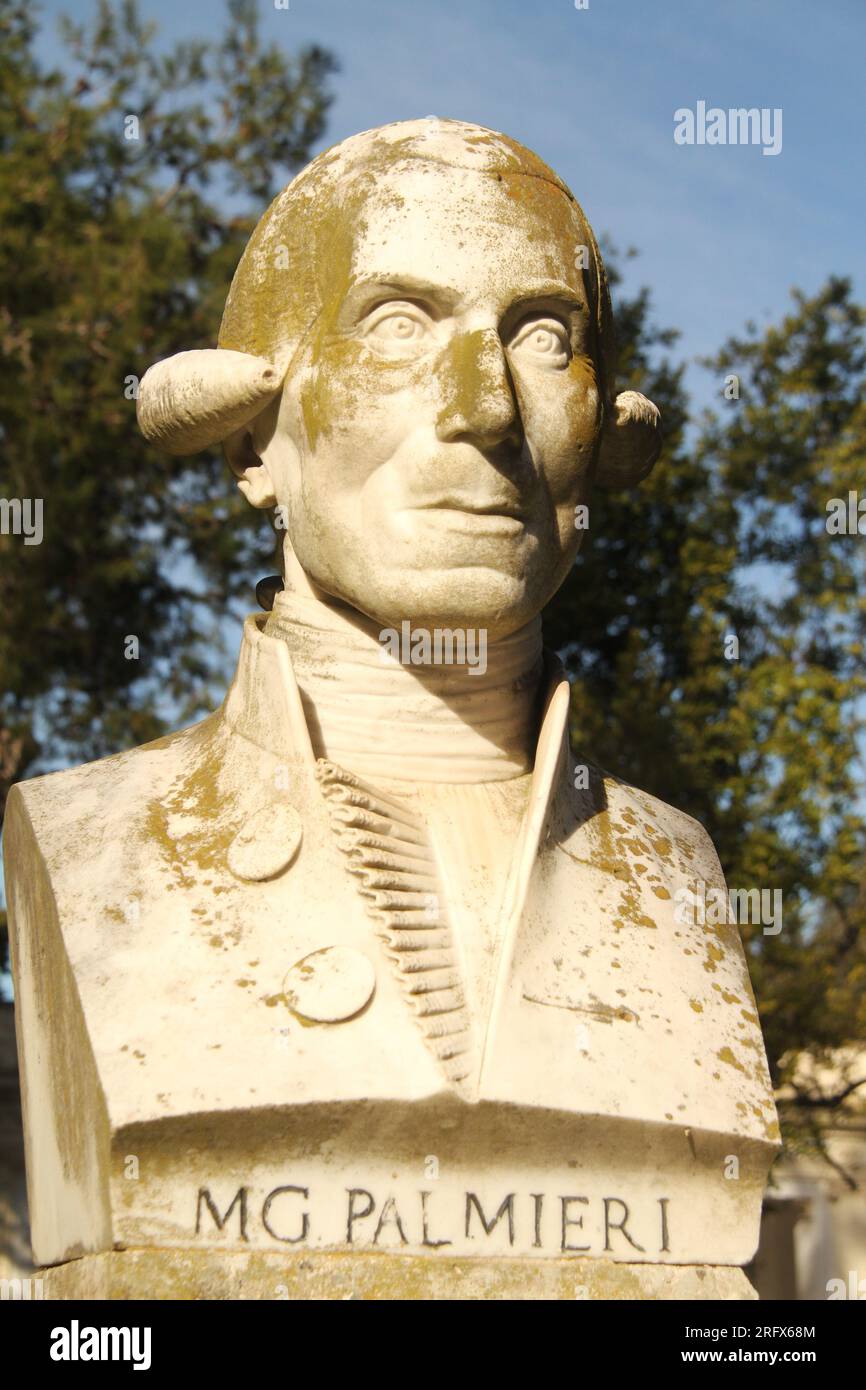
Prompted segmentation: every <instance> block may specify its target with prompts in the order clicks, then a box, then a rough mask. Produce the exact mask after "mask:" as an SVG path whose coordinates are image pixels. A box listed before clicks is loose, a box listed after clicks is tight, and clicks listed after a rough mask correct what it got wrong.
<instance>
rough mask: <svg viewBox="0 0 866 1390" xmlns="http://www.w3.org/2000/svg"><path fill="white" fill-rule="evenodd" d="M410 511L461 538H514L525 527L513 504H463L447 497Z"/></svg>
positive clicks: (522, 518)
mask: <svg viewBox="0 0 866 1390" xmlns="http://www.w3.org/2000/svg"><path fill="white" fill-rule="evenodd" d="M411 510H412V511H417V512H423V513H424V514H425V515H426V516H427V517H428V518H429V520H430V521H432V522H433V523H434V524H439V525H442V526H445V527H447V528H448V529H449V530H451V531H456V532H462V533H463V534H464V535H488V536H517V535H520V533H521V532H522V531H523V528H524V516H523V513H522V511H521V509H520V508H519V507H518V506H517V505H516V504H515V503H513V502H499V501H492V502H484V503H479V502H475V501H465V502H464V501H462V500H460V499H457V498H451V497H448V498H443V499H442V500H441V501H438V502H427V503H424V505H423V506H420V507H413V508H412V509H411Z"/></svg>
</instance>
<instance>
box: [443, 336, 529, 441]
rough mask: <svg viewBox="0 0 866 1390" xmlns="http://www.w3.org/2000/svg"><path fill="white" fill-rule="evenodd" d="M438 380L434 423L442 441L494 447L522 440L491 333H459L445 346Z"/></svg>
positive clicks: (511, 393) (506, 372)
mask: <svg viewBox="0 0 866 1390" xmlns="http://www.w3.org/2000/svg"><path fill="white" fill-rule="evenodd" d="M439 375H440V379H441V382H442V386H443V396H444V404H443V407H442V410H441V412H440V414H439V418H438V420H437V421H436V433H437V434H438V436H439V438H440V439H442V440H447V441H453V440H457V439H468V440H471V441H472V442H473V443H475V444H479V445H482V446H486V447H488V448H490V447H493V446H494V445H496V444H501V443H503V442H504V441H505V440H506V439H509V438H512V439H513V440H514V442H515V443H519V442H520V439H521V431H520V423H519V416H518V411H517V402H516V400H515V397H514V388H513V385H512V382H511V375H510V373H509V370H508V363H507V362H506V360H505V352H504V350H503V347H502V343H501V342H500V339H499V334H498V333H497V332H496V331H495V329H490V328H488V329H478V330H476V331H475V332H472V333H461V334H458V335H457V337H455V338H454V339H453V341H452V342H451V343H450V345H449V347H448V350H447V352H446V353H445V356H444V358H443V359H442V362H441V365H440V368H439Z"/></svg>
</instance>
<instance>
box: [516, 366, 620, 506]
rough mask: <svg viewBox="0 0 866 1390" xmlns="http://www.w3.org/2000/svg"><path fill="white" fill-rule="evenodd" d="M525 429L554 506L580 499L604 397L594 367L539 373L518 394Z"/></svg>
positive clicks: (598, 428)
mask: <svg viewBox="0 0 866 1390" xmlns="http://www.w3.org/2000/svg"><path fill="white" fill-rule="evenodd" d="M520 395H521V405H522V413H523V421H524V428H525V430H526V435H527V438H528V440H529V443H530V445H531V446H532V450H533V454H534V456H535V458H536V460H537V462H538V467H539V470H540V472H541V473H542V475H543V477H544V479H545V481H546V482H547V486H548V488H549V490H550V494H551V497H552V498H553V501H554V503H556V504H559V503H563V504H565V503H567V502H569V501H572V502H573V501H577V500H578V499H579V498H580V497H581V496H583V494H584V492H585V491H586V488H587V486H588V482H589V478H590V475H591V468H592V462H593V458H594V456H595V446H596V443H597V441H598V437H599V433H600V429H601V415H602V410H601V398H600V396H599V392H598V387H597V385H596V379H595V372H594V371H593V368H592V364H591V363H585V362H583V361H581V360H580V359H575V360H574V361H573V362H572V363H571V365H570V366H569V368H568V371H567V372H563V373H552V372H551V373H544V374H542V373H537V374H536V375H535V379H534V380H533V381H531V382H529V381H525V382H523V383H522V389H521V390H520Z"/></svg>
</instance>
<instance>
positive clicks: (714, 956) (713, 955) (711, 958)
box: [704, 941, 725, 975]
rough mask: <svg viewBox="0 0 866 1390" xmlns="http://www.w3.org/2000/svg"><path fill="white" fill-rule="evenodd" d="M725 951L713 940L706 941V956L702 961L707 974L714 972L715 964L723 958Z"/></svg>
mask: <svg viewBox="0 0 866 1390" xmlns="http://www.w3.org/2000/svg"><path fill="white" fill-rule="evenodd" d="M724 956H725V953H724V951H723V950H722V949H721V947H720V946H717V945H716V944H715V942H714V941H708V942H707V958H706V960H705V961H704V969H705V970H706V971H708V973H709V974H711V975H712V974H714V973H715V970H716V966H717V964H718V962H719V961H720V960H724Z"/></svg>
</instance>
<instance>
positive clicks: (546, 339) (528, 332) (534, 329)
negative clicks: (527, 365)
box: [509, 318, 570, 367]
mask: <svg viewBox="0 0 866 1390" xmlns="http://www.w3.org/2000/svg"><path fill="white" fill-rule="evenodd" d="M509 346H510V349H511V351H512V352H518V353H520V355H521V356H522V357H524V358H526V359H527V360H528V361H531V362H535V363H536V364H537V365H539V366H543V367H564V366H565V365H566V363H567V362H568V359H569V356H570V344H569V338H568V330H567V329H566V327H565V325H564V324H562V323H560V322H559V319H552V318H531V319H525V320H524V321H523V323H522V324H521V325H520V326H519V327H518V329H517V331H516V333H515V334H514V337H513V338H512V339H511V343H510V345H509Z"/></svg>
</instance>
